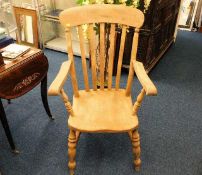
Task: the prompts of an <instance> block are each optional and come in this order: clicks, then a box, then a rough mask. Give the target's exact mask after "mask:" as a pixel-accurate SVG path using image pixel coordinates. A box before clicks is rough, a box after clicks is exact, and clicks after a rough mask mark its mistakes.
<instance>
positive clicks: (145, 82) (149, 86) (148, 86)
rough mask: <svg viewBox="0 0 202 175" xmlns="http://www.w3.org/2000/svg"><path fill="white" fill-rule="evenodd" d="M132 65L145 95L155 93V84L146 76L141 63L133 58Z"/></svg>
mask: <svg viewBox="0 0 202 175" xmlns="http://www.w3.org/2000/svg"><path fill="white" fill-rule="evenodd" d="M133 66H134V70H135V73H136V75H137V78H138V79H139V81H140V83H141V85H142V87H143V88H144V90H145V91H146V95H157V89H156V87H155V85H154V84H153V82H152V81H151V80H150V78H149V77H148V75H147V73H146V71H145V69H144V66H143V64H142V63H141V62H139V61H136V60H135V61H133Z"/></svg>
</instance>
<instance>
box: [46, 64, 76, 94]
mask: <svg viewBox="0 0 202 175" xmlns="http://www.w3.org/2000/svg"><path fill="white" fill-rule="evenodd" d="M71 63H72V61H71V60H68V61H65V62H63V63H62V65H61V67H60V71H59V72H58V74H57V76H56V78H55V80H54V81H53V82H52V83H51V85H50V87H49V89H48V95H50V96H56V95H60V93H61V89H62V87H63V86H64V83H65V81H66V80H67V75H68V73H69V70H70V68H71Z"/></svg>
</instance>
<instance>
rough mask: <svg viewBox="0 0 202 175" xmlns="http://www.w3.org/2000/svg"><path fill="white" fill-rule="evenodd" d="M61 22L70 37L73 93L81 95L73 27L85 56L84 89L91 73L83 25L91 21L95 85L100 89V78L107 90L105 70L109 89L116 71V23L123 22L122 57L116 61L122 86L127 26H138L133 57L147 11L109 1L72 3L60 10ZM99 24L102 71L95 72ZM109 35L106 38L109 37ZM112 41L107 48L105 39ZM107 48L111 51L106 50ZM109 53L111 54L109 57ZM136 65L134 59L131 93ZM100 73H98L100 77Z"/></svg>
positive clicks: (118, 77) (120, 53) (83, 66)
mask: <svg viewBox="0 0 202 175" xmlns="http://www.w3.org/2000/svg"><path fill="white" fill-rule="evenodd" d="M59 19H60V22H61V24H62V25H63V26H64V27H65V29H66V30H65V31H66V38H67V49H68V57H69V59H72V67H71V71H70V73H71V79H72V85H73V90H74V95H75V96H76V97H78V96H79V92H78V84H77V78H76V71H75V65H74V58H73V49H72V37H71V30H72V27H76V28H78V35H79V40H80V50H81V59H82V69H83V76H84V85H85V90H86V91H89V90H90V87H89V77H88V71H87V64H86V50H85V49H84V48H85V47H84V34H83V29H82V25H84V24H88V36H89V47H90V48H89V50H90V57H91V69H92V89H93V90H95V91H96V90H97V79H99V80H100V90H104V81H105V79H104V77H105V72H106V71H107V72H108V80H107V81H108V89H109V90H111V89H112V72H113V63H114V52H115V47H116V46H115V45H116V40H115V38H116V37H115V36H116V27H117V25H119V26H121V28H122V32H121V33H122V34H121V43H120V49H119V58H118V65H117V75H116V83H115V89H119V86H120V77H121V66H122V60H123V53H124V46H125V38H126V33H127V29H128V27H133V28H135V33H134V38H133V46H132V52H131V60H134V59H136V55H137V46H138V37H139V28H140V27H141V26H142V25H143V22H144V15H143V13H142V12H141V11H140V10H138V9H135V8H132V7H126V6H123V5H109V4H99V5H86V6H82V7H81V6H80V7H73V8H70V9H67V10H64V11H63V12H62V13H61V14H60V17H59ZM95 25H96V26H99V30H98V32H99V54H98V55H99V60H100V61H99V72H100V73H99V75H97V72H96V66H97V65H96V40H95V38H96V33H95V30H94V27H95ZM106 30H109V31H110V34H109V38H107V37H106ZM106 38H107V39H106ZM108 40H109V41H110V48H109V49H108V51H106V43H107V42H108ZM106 52H108V53H106ZM106 55H108V56H109V57H108V58H107V59H106ZM133 75H134V71H133V67H132V61H131V64H130V71H129V76H128V82H127V86H126V95H129V94H130V91H131V85H132V81H133ZM97 76H98V77H97Z"/></svg>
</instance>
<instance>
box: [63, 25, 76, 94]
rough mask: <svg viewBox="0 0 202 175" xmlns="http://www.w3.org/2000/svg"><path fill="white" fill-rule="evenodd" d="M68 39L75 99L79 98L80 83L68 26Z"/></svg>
mask: <svg viewBox="0 0 202 175" xmlns="http://www.w3.org/2000/svg"><path fill="white" fill-rule="evenodd" d="M66 38H67V52H68V57H69V59H71V60H72V65H71V69H70V75H71V81H72V87H73V91H74V95H75V97H79V90H78V83H77V78H76V70H75V63H74V54H73V49H72V36H71V27H70V25H67V26H66Z"/></svg>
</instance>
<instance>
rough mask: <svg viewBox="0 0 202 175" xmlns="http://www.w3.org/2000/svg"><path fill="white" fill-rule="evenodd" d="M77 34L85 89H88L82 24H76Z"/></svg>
mask: <svg viewBox="0 0 202 175" xmlns="http://www.w3.org/2000/svg"><path fill="white" fill-rule="evenodd" d="M78 34H79V40H80V50H81V60H82V68H83V78H84V85H85V90H86V91H89V82H88V71H87V65H86V52H85V47H84V35H83V29H82V26H78Z"/></svg>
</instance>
